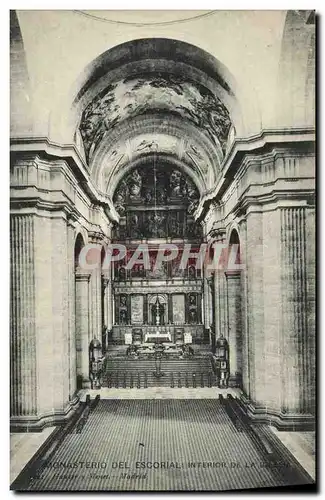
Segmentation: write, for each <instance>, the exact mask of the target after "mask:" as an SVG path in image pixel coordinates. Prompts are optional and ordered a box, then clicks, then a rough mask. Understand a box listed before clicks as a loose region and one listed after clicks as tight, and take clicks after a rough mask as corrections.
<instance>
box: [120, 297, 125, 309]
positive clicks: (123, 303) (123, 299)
mask: <svg viewBox="0 0 325 500" xmlns="http://www.w3.org/2000/svg"><path fill="white" fill-rule="evenodd" d="M120 306H121V307H126V295H120Z"/></svg>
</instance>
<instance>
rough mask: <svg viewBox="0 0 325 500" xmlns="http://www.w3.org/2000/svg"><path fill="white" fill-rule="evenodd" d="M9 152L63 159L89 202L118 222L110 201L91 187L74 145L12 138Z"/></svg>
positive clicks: (30, 138) (39, 138)
mask: <svg viewBox="0 0 325 500" xmlns="http://www.w3.org/2000/svg"><path fill="white" fill-rule="evenodd" d="M10 152H11V153H13V154H17V155H19V154H26V153H27V154H28V153H34V154H39V153H40V152H41V153H43V154H45V155H47V156H49V157H54V158H60V159H64V160H65V161H66V162H67V163H68V165H69V166H70V168H71V170H72V171H73V173H74V175H75V177H76V178H77V180H78V181H79V182H80V184H81V186H82V187H83V189H84V190H85V192H86V194H87V195H88V196H89V198H90V199H91V201H92V202H93V203H95V204H101V205H103V206H104V209H105V213H106V215H107V217H108V218H109V219H110V220H111V221H113V222H118V221H119V215H118V213H117V212H116V210H115V208H114V206H113V203H112V201H111V199H110V198H109V197H108V196H105V195H104V194H101V193H99V192H98V190H97V189H96V187H95V186H94V185H93V183H92V181H91V179H90V174H89V172H88V168H87V165H86V163H85V161H84V160H83V158H82V157H81V155H80V154H79V151H78V149H77V148H76V146H75V145H74V144H64V145H63V144H58V143H55V142H52V141H50V140H49V139H48V138H47V137H14V138H11V139H10Z"/></svg>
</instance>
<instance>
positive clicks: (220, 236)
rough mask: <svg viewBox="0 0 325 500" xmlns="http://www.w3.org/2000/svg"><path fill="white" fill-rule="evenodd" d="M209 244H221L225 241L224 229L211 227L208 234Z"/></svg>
mask: <svg viewBox="0 0 325 500" xmlns="http://www.w3.org/2000/svg"><path fill="white" fill-rule="evenodd" d="M208 238H209V243H223V242H224V241H226V229H225V228H223V227H213V228H212V229H211V230H210V231H209V233H208Z"/></svg>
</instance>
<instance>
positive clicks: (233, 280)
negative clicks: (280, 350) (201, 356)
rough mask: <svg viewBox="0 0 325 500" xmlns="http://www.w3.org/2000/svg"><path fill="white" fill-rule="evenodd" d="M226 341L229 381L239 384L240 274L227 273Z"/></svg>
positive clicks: (240, 354)
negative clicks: (227, 342) (227, 343)
mask: <svg viewBox="0 0 325 500" xmlns="http://www.w3.org/2000/svg"><path fill="white" fill-rule="evenodd" d="M226 276H227V299H228V300H227V301H228V341H229V363H230V380H231V381H233V382H234V383H235V384H236V385H238V384H239V383H240V379H241V372H242V325H241V313H242V311H241V286H240V273H238V272H227V273H226Z"/></svg>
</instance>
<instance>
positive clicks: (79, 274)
mask: <svg viewBox="0 0 325 500" xmlns="http://www.w3.org/2000/svg"><path fill="white" fill-rule="evenodd" d="M90 276H91V273H90V272H89V271H85V270H84V269H78V268H77V269H76V272H75V277H76V281H89V279H90Z"/></svg>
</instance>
